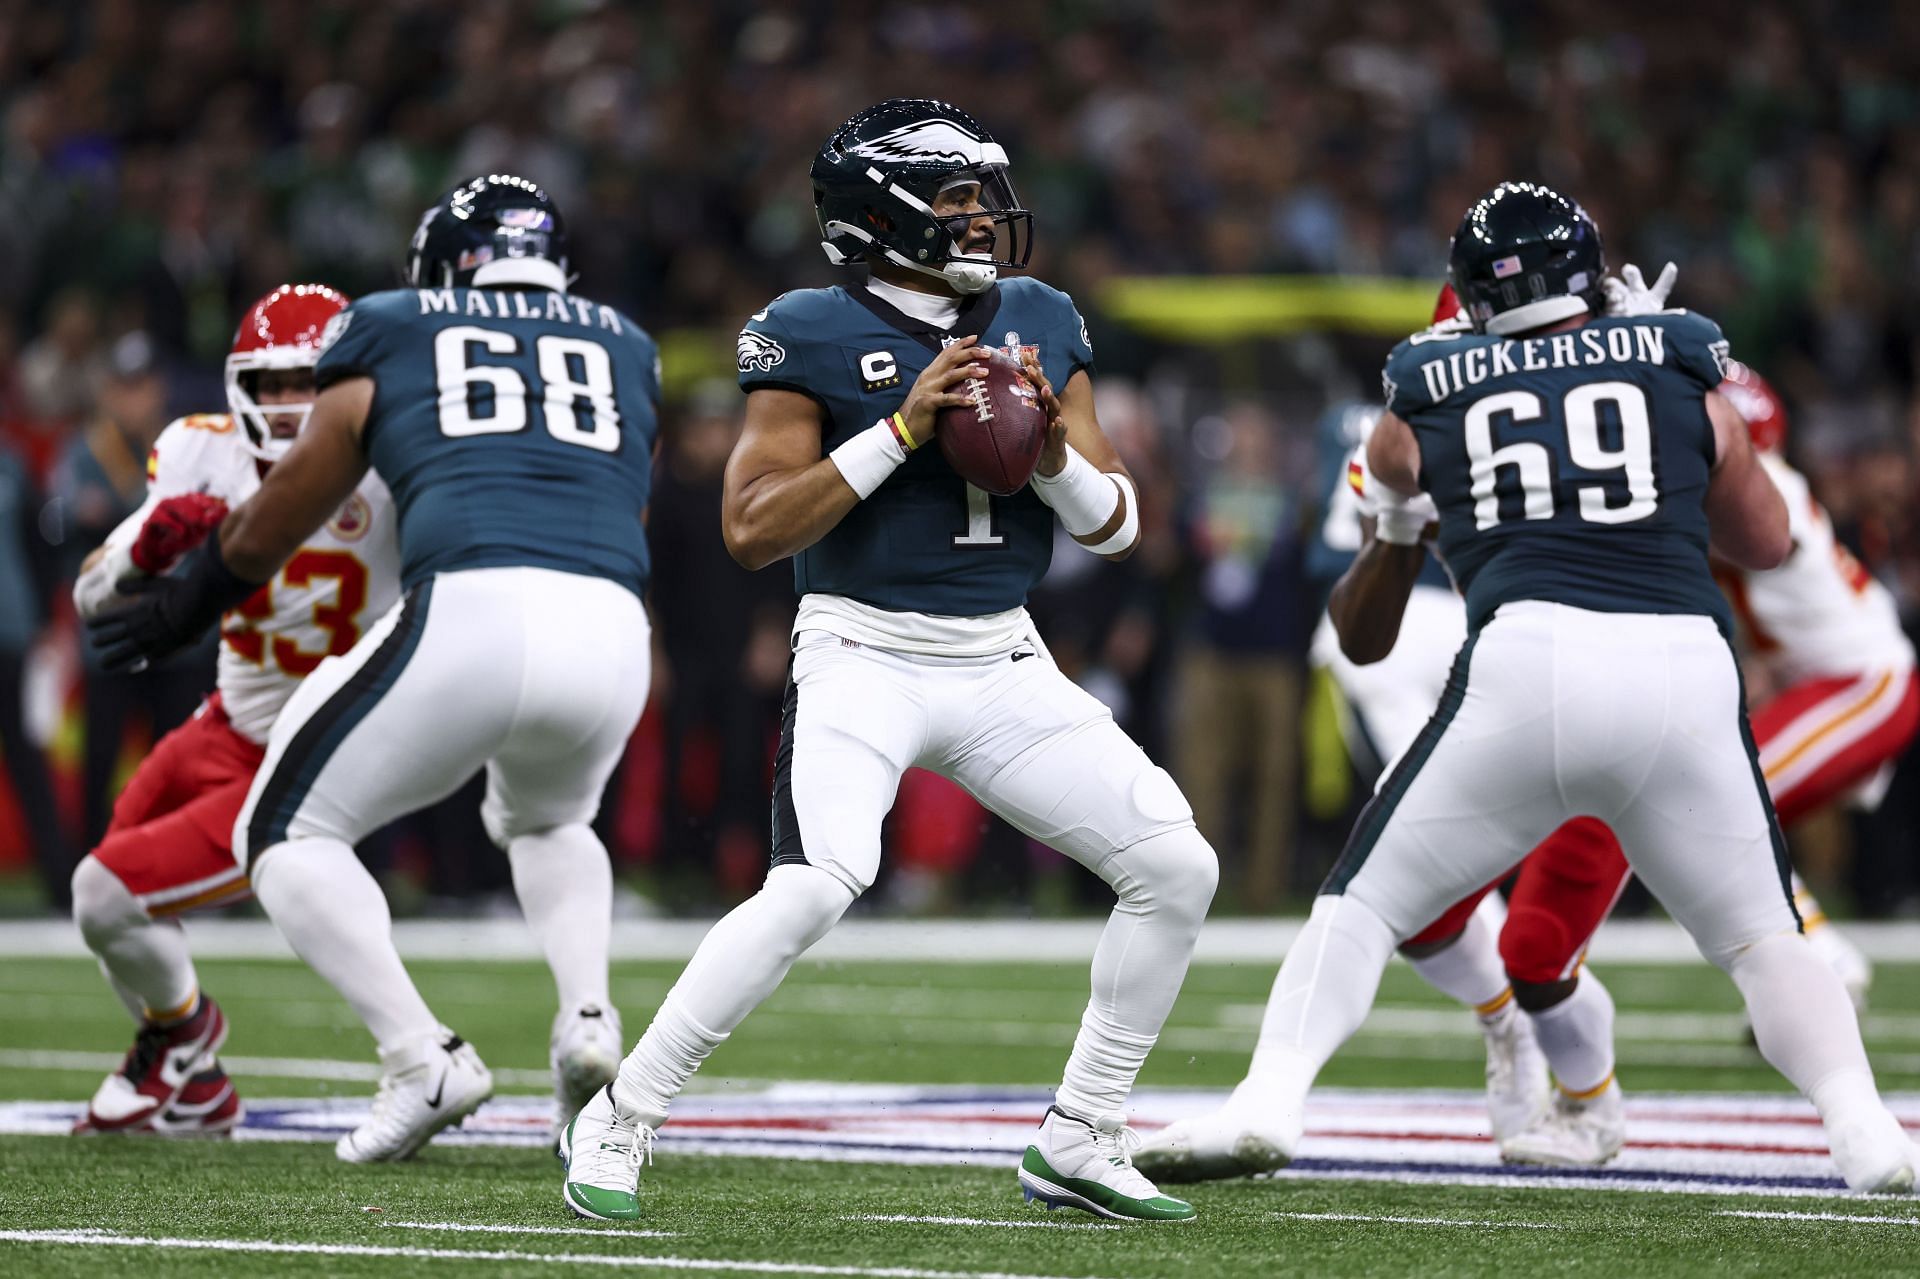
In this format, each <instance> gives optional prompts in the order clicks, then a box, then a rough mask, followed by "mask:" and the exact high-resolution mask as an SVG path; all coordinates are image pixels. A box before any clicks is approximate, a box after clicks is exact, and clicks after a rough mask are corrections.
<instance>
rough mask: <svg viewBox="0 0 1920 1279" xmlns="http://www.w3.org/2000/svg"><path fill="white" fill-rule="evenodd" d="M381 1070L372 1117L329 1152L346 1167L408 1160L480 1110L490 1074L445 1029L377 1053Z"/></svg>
mask: <svg viewBox="0 0 1920 1279" xmlns="http://www.w3.org/2000/svg"><path fill="white" fill-rule="evenodd" d="M380 1064H381V1066H382V1067H384V1070H383V1073H382V1074H381V1076H380V1090H379V1091H378V1092H377V1093H376V1094H375V1095H374V1098H373V1114H372V1116H371V1117H370V1118H369V1119H368V1120H367V1122H366V1123H364V1124H361V1125H360V1126H359V1127H358V1128H355V1129H354V1130H353V1131H352V1132H350V1133H348V1134H347V1135H346V1136H344V1137H342V1138H341V1139H340V1140H339V1141H338V1142H337V1143H336V1144H335V1145H334V1147H333V1153H334V1154H336V1155H338V1156H339V1157H340V1158H341V1159H343V1160H345V1161H346V1162H347V1163H350V1164H365V1163H382V1162H386V1161H389V1160H395V1159H410V1158H412V1157H413V1154H414V1152H415V1151H417V1150H419V1149H420V1147H422V1146H424V1145H426V1144H427V1142H428V1141H429V1140H431V1139H432V1137H433V1135H434V1134H435V1133H437V1132H439V1131H440V1130H441V1129H442V1128H450V1127H452V1126H453V1125H455V1124H457V1123H459V1122H460V1121H461V1120H463V1119H465V1118H466V1117H467V1116H468V1115H471V1114H472V1113H473V1112H474V1111H476V1110H478V1109H480V1103H482V1102H484V1101H485V1100H486V1099H487V1098H489V1097H491V1096H492V1095H493V1074H492V1072H491V1071H489V1070H488V1069H487V1066H486V1063H485V1062H483V1061H481V1060H480V1054H479V1053H477V1052H475V1051H474V1050H473V1045H471V1044H469V1043H467V1041H466V1040H464V1039H462V1038H460V1036H458V1035H456V1034H454V1033H453V1032H452V1031H450V1030H448V1029H446V1028H445V1027H444V1026H443V1027H441V1028H440V1030H439V1032H438V1033H436V1034H433V1035H422V1036H421V1037H420V1038H419V1039H416V1040H415V1041H413V1042H412V1043H410V1044H408V1045H406V1046H405V1047H402V1048H396V1049H394V1050H393V1051H392V1052H390V1053H389V1052H383V1053H381V1054H380Z"/></svg>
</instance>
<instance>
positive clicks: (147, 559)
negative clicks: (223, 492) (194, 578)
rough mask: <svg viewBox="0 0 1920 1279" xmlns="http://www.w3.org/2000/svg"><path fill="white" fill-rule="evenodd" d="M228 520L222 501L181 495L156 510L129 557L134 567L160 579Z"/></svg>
mask: <svg viewBox="0 0 1920 1279" xmlns="http://www.w3.org/2000/svg"><path fill="white" fill-rule="evenodd" d="M226 518H227V504H226V503H225V502H223V501H221V500H220V499H219V498H217V497H209V496H208V495H207V494H205V493H181V494H178V495H177V496H174V497H170V498H168V499H167V500H166V501H164V502H162V503H160V505H158V506H156V507H154V508H153V514H151V515H149V516H147V522H146V523H145V524H142V525H141V526H140V535H139V536H138V537H136V538H134V540H133V547H132V549H131V550H129V551H128V552H127V553H128V555H130V556H131V557H132V559H133V563H134V567H136V568H138V569H139V570H140V571H141V572H143V573H150V574H154V575H156V576H157V575H159V574H161V573H164V572H166V571H167V570H168V569H170V568H172V567H173V566H174V564H175V563H176V562H177V561H178V560H179V559H180V557H181V556H182V555H185V554H186V553H187V552H188V551H191V550H192V549H193V548H194V547H196V546H198V545H200V543H202V542H204V541H206V540H207V534H209V533H211V532H213V530H215V529H217V528H219V527H220V521H221V520H224V519H226Z"/></svg>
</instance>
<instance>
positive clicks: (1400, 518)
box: [1347, 443, 1440, 546]
mask: <svg viewBox="0 0 1920 1279" xmlns="http://www.w3.org/2000/svg"><path fill="white" fill-rule="evenodd" d="M1347 483H1348V484H1349V485H1350V486H1352V488H1353V493H1354V496H1355V497H1356V498H1358V499H1359V501H1360V514H1362V515H1365V516H1370V517H1371V518H1372V519H1373V535H1374V536H1375V537H1377V538H1379V539H1380V540H1381V541H1383V542H1391V543H1393V544H1394V545H1395V546H1412V545H1413V544H1414V543H1416V542H1418V541H1419V540H1420V538H1421V537H1422V535H1424V534H1425V533H1426V531H1427V525H1429V524H1436V523H1438V522H1439V520H1440V511H1439V508H1437V507H1435V506H1434V504H1433V499H1432V498H1431V497H1429V496H1428V495H1427V494H1425V493H1415V494H1414V495H1413V496H1412V497H1406V496H1404V495H1402V494H1400V493H1398V492H1395V491H1394V490H1393V489H1391V488H1389V487H1388V486H1386V485H1385V484H1382V483H1381V482H1380V481H1379V480H1376V479H1375V478H1374V477H1373V472H1372V471H1371V470H1369V469H1368V467H1367V446H1366V445H1365V444H1364V443H1363V444H1361V445H1360V447H1359V448H1357V449H1355V450H1354V451H1353V456H1352V457H1350V458H1349V459H1347Z"/></svg>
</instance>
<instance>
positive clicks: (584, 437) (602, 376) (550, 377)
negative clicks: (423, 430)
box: [433, 324, 620, 453]
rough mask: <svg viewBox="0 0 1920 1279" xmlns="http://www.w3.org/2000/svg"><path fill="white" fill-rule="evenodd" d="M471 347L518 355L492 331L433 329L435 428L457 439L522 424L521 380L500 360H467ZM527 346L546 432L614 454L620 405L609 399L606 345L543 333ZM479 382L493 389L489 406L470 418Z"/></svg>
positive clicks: (508, 339)
mask: <svg viewBox="0 0 1920 1279" xmlns="http://www.w3.org/2000/svg"><path fill="white" fill-rule="evenodd" d="M473 346H480V347H484V348H485V349H486V351H487V353H488V354H490V355H518V354H519V353H520V339H519V338H517V337H515V336H514V335H513V334H511V333H503V332H501V331H500V330H499V329H483V328H481V327H480V326H478V325H475V324H456V325H454V326H453V327H452V328H447V329H442V330H440V332H439V333H438V334H436V335H435V336H434V339H433V364H434V375H435V378H436V380H437V381H438V382H439V384H440V433H441V434H442V435H451V436H454V437H461V436H468V435H511V434H513V433H514V432H516V431H523V430H525V429H526V426H527V380H526V379H525V378H524V377H522V376H521V375H520V373H519V372H518V371H517V370H515V369H511V368H508V367H506V366H504V365H499V364H472V363H469V362H468V359H467V356H468V354H469V349H470V348H471V347H473ZM533 352H534V358H535V359H536V360H537V361H538V363H539V366H540V382H541V383H542V385H543V391H542V396H541V407H542V409H543V410H544V414H545V417H546V424H547V434H549V435H551V436H552V437H553V438H554V439H556V440H559V441H560V442H561V443H563V444H578V445H580V446H581V447H582V448H589V449H597V450H599V451H600V452H602V453H614V452H618V451H619V448H620V409H619V406H618V405H617V404H616V403H615V402H614V398H613V358H612V357H611V356H609V355H608V354H607V348H606V347H604V346H602V345H600V344H599V343H598V342H592V341H589V340H587V339H586V338H570V337H561V336H559V335H558V334H553V333H548V334H543V335H542V336H540V337H538V338H536V339H534V343H533ZM576 362H577V363H576ZM482 387H484V388H487V389H489V390H491V391H492V392H493V412H492V413H491V414H490V415H488V416H486V417H475V416H474V413H473V408H474V405H473V392H474V391H475V390H476V389H479V388H482ZM582 400H584V401H586V403H585V405H584V406H583V405H582V404H581V401H582Z"/></svg>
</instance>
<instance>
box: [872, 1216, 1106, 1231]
mask: <svg viewBox="0 0 1920 1279" xmlns="http://www.w3.org/2000/svg"><path fill="white" fill-rule="evenodd" d="M840 1220H842V1221H887V1222H899V1223H901V1224H903V1225H918V1226H1006V1227H1008V1228H1010V1229H1014V1230H1124V1229H1126V1227H1125V1226H1122V1225H1120V1224H1119V1223H1117V1222H1110V1221H994V1220H993V1219H991V1218H988V1217H909V1216H905V1215H902V1214H898V1213H888V1212H863V1213H860V1214H858V1215H856V1216H852V1217H842V1218H840Z"/></svg>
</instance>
